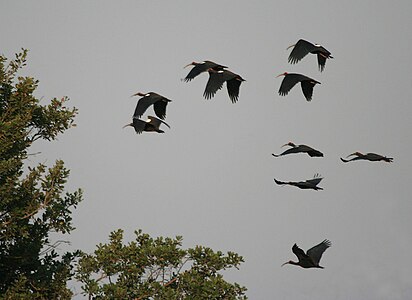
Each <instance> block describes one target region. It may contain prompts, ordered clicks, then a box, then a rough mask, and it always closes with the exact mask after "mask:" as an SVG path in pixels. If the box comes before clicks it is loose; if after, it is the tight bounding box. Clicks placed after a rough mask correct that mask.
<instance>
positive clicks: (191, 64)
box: [183, 63, 193, 69]
mask: <svg viewBox="0 0 412 300" xmlns="http://www.w3.org/2000/svg"><path fill="white" fill-rule="evenodd" d="M190 66H193V63H190V64H188V65H186V66H184V67H183V69H186V68H187V67H190Z"/></svg>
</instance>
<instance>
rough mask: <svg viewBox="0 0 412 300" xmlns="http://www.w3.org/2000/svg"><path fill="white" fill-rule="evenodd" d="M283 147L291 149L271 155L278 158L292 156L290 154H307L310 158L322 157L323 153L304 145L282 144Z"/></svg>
mask: <svg viewBox="0 0 412 300" xmlns="http://www.w3.org/2000/svg"><path fill="white" fill-rule="evenodd" d="M285 146H290V147H292V148H289V149H287V150H285V151H284V152H282V153H281V154H274V153H272V155H273V156H275V157H279V156H283V155H287V154H292V153H307V154H308V155H309V156H310V157H323V153H322V152H320V151H318V150H315V149H313V148H312V147H309V146H306V145H295V144H294V143H292V142H289V143H287V144H284V145H283V146H282V147H285Z"/></svg>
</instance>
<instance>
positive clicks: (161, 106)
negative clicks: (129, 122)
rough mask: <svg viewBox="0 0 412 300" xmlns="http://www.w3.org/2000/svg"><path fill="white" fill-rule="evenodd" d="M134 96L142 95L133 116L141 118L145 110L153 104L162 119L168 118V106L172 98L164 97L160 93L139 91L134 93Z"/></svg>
mask: <svg viewBox="0 0 412 300" xmlns="http://www.w3.org/2000/svg"><path fill="white" fill-rule="evenodd" d="M133 96H141V97H142V98H140V99H139V101H138V102H137V105H136V109H135V111H134V114H133V117H136V118H140V117H141V116H142V115H143V114H144V112H145V111H146V110H147V109H148V108H149V106H150V105H153V109H154V112H155V114H156V116H158V117H159V118H160V119H162V120H164V119H165V118H166V106H167V104H168V103H169V102H171V101H172V100H170V99H167V98H166V97H163V96H162V95H159V94H157V93H154V92H149V93H141V92H138V93H136V94H133V95H132V97H133Z"/></svg>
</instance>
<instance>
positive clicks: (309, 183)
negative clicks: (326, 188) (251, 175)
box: [274, 174, 323, 191]
mask: <svg viewBox="0 0 412 300" xmlns="http://www.w3.org/2000/svg"><path fill="white" fill-rule="evenodd" d="M322 179H323V177H320V175H319V174H315V176H314V177H313V178H312V179H308V180H306V181H289V182H285V181H279V180H277V179H276V178H274V180H275V182H276V183H277V184H279V185H285V184H288V185H292V186H296V187H298V188H300V189H303V190H308V189H312V190H315V191H317V190H323V188H321V187H318V186H317V185H318V184H319V182H321V180H322Z"/></svg>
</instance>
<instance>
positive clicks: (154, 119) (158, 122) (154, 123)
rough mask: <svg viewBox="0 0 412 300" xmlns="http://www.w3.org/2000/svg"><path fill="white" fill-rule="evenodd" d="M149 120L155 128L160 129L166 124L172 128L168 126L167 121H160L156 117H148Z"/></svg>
mask: <svg viewBox="0 0 412 300" xmlns="http://www.w3.org/2000/svg"><path fill="white" fill-rule="evenodd" d="M147 118H148V119H149V120H150V121H149V123H150V124H152V125H153V126H155V127H156V128H159V126H160V125H161V124H162V123H163V124H165V125H166V126H167V127H169V128H170V126H169V124H167V123H166V122H165V121H162V120H160V119H158V118H156V117H153V116H148V117H147Z"/></svg>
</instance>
